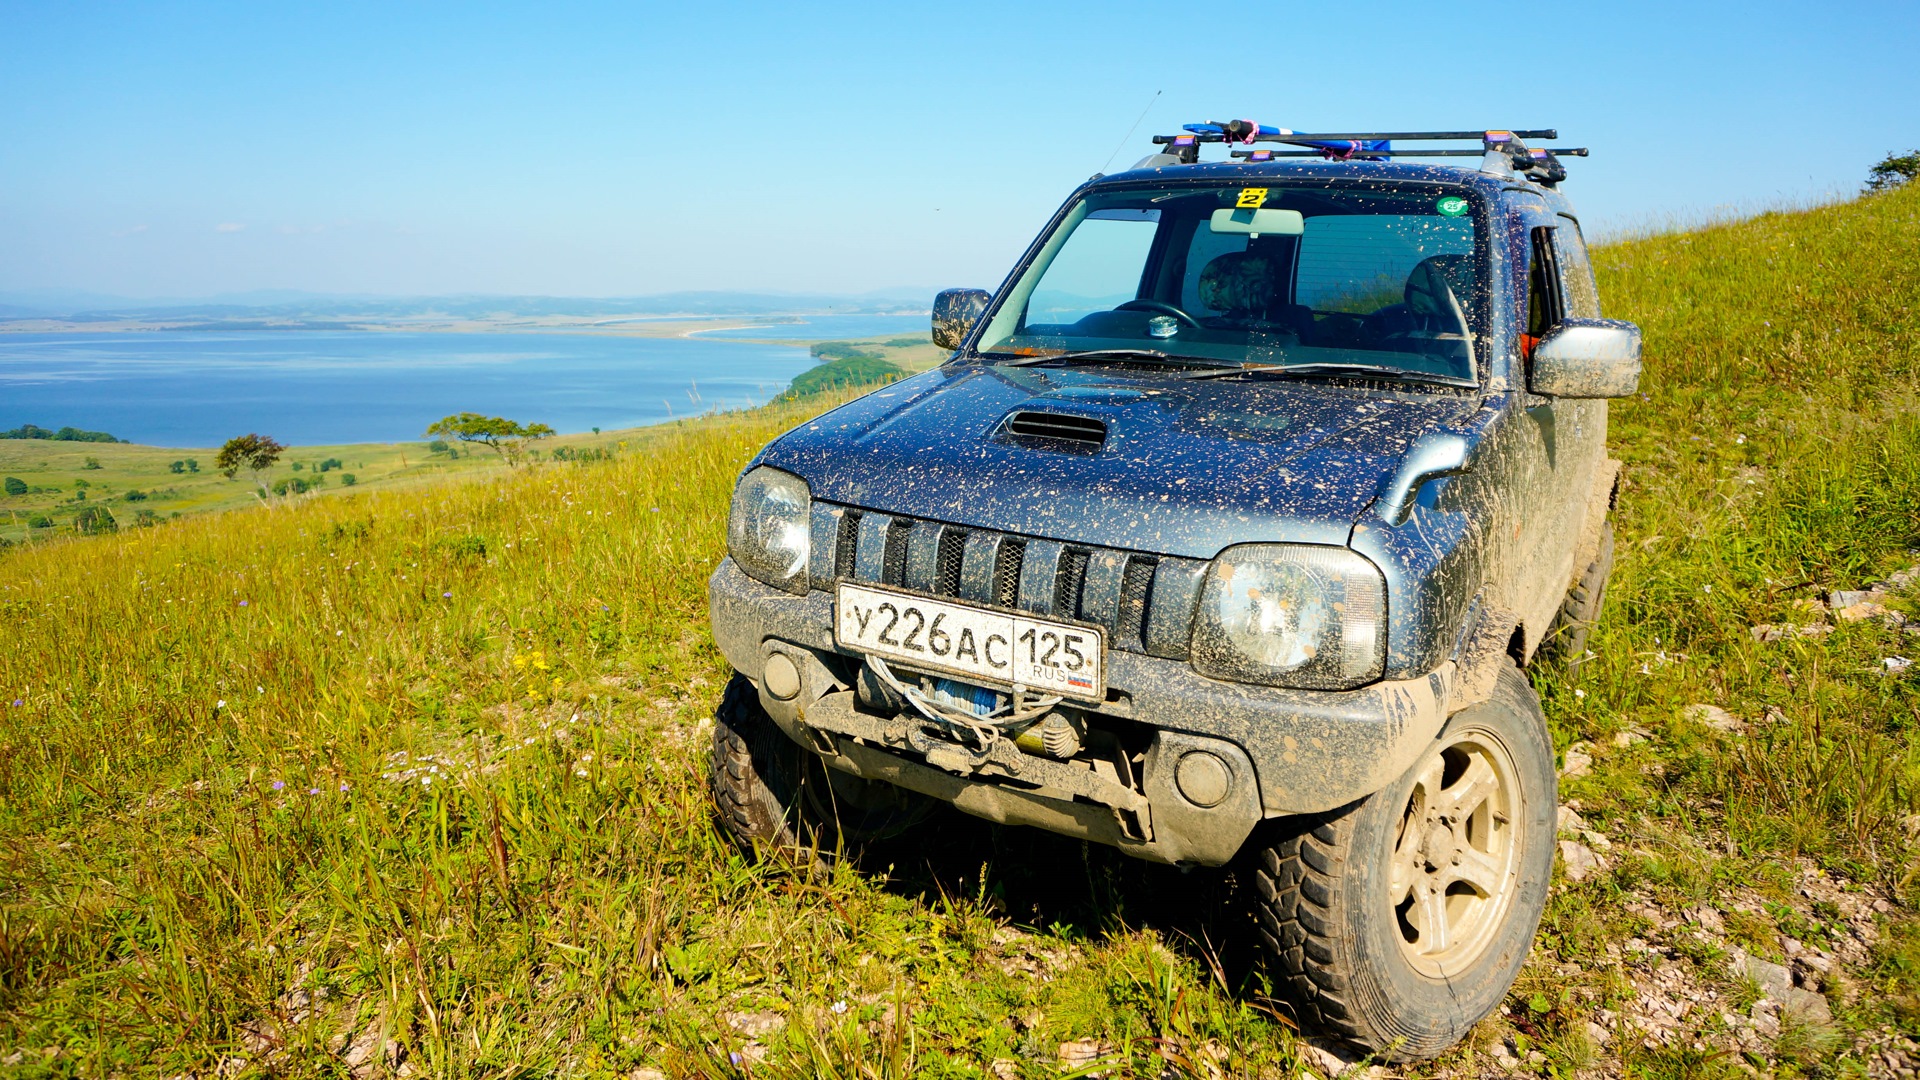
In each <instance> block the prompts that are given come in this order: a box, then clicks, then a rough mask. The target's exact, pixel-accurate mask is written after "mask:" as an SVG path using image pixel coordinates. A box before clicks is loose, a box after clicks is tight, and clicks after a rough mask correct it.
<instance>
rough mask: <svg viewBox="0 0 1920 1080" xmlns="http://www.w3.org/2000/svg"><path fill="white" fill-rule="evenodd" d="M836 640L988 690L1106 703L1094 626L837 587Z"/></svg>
mask: <svg viewBox="0 0 1920 1080" xmlns="http://www.w3.org/2000/svg"><path fill="white" fill-rule="evenodd" d="M835 601H836V602H835V604H834V626H833V632H834V639H835V640H836V641H838V642H839V643H840V644H841V645H842V646H844V647H846V648H849V649H854V650H857V651H859V652H864V653H872V654H874V655H877V656H881V657H884V658H886V659H888V660H899V661H902V662H903V663H907V664H911V665H912V666H914V667H918V668H926V669H929V670H933V671H941V672H946V673H949V674H953V675H958V676H961V677H962V678H965V679H968V680H971V681H974V682H980V683H985V684H988V685H992V686H1008V687H1011V686H1019V687H1021V688H1023V689H1027V690H1037V691H1040V692H1042V693H1051V694H1060V695H1063V696H1065V697H1071V698H1080V699H1083V700H1086V701H1101V700H1104V699H1105V697H1106V693H1107V682H1106V671H1105V668H1106V640H1105V637H1104V636H1103V635H1102V634H1101V632H1100V631H1099V630H1098V629H1095V628H1093V627H1088V626H1075V625H1073V624H1071V623H1061V622H1054V621H1052V620H1051V619H1032V618H1028V617H1027V616H1025V615H1009V614H1006V613H1004V612H998V611H985V610H982V609H980V608H976V607H968V606H966V605H964V604H949V603H946V602H944V601H941V600H929V599H927V598H926V597H924V596H914V595H913V594H911V593H898V592H892V591H889V590H885V589H873V588H868V587H867V586H865V585H854V584H849V583H846V582H842V583H841V585H840V590H839V593H838V595H837V596H836V597H835Z"/></svg>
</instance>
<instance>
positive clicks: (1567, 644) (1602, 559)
mask: <svg viewBox="0 0 1920 1080" xmlns="http://www.w3.org/2000/svg"><path fill="white" fill-rule="evenodd" d="M1612 574H1613V522H1611V521H1603V522H1601V523H1600V545H1599V547H1597V548H1596V549H1594V554H1593V561H1592V562H1590V563H1588V564H1587V568H1586V569H1585V570H1583V571H1581V572H1580V579H1579V580H1578V581H1575V582H1574V583H1573V588H1571V589H1568V590H1567V595H1566V599H1564V600H1562V601H1560V611H1559V612H1558V613H1557V614H1555V615H1554V617H1553V625H1552V626H1550V627H1548V628H1547V639H1546V641H1545V642H1543V643H1542V644H1541V650H1540V651H1541V652H1543V653H1545V654H1546V655H1547V656H1548V657H1549V658H1552V659H1556V660H1560V661H1563V662H1564V663H1565V664H1566V666H1567V667H1568V668H1569V669H1573V668H1578V667H1579V666H1580V665H1581V664H1583V663H1585V662H1586V658H1587V637H1588V635H1590V634H1591V633H1592V632H1593V624H1594V623H1596V622H1599V621H1600V605H1601V604H1603V603H1605V602H1606V599H1607V578H1608V577H1610V576H1611V575H1612Z"/></svg>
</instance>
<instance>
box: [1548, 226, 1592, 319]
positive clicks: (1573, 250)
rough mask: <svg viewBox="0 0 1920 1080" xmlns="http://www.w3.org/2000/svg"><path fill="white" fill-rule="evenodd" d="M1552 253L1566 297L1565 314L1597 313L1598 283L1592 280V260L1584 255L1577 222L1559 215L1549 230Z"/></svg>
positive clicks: (1578, 316)
mask: <svg viewBox="0 0 1920 1080" xmlns="http://www.w3.org/2000/svg"><path fill="white" fill-rule="evenodd" d="M1553 250H1554V255H1555V256H1556V257H1557V259H1558V261H1559V263H1560V282H1561V293H1562V294H1563V295H1564V296H1565V298H1566V304H1567V315H1568V317H1570V318H1575V319H1597V318H1599V317H1600V287H1599V286H1598V285H1595V284H1594V281H1593V262H1592V261H1591V260H1590V259H1588V258H1587V242H1586V239H1585V238H1584V237H1582V236H1581V235H1580V223H1579V222H1577V221H1575V220H1573V219H1572V218H1561V219H1560V226H1559V227H1558V228H1556V229H1554V230H1553Z"/></svg>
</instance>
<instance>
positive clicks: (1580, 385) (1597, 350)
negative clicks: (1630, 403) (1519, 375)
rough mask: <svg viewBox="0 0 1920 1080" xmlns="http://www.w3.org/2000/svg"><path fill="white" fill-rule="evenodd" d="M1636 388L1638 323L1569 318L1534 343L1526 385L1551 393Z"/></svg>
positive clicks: (1589, 394) (1610, 394) (1615, 393)
mask: <svg viewBox="0 0 1920 1080" xmlns="http://www.w3.org/2000/svg"><path fill="white" fill-rule="evenodd" d="M1639 388H1640V328H1639V327H1637V326H1635V325H1633V324H1632V323H1630V322H1621V321H1620V320H1618V319H1568V320H1566V321H1565V322H1562V323H1561V324H1560V325H1559V326H1556V327H1554V328H1553V329H1552V330H1549V331H1547V336H1546V337H1543V338H1541V339H1540V344H1538V345H1536V346H1534V349H1533V364H1532V365H1531V366H1530V367H1529V368H1528V370H1527V389H1529V390H1532V391H1533V392H1534V393H1536V394H1545V395H1547V396H1549V397H1566V398H1616V397H1628V396H1630V395H1632V394H1633V392H1634V391H1635V390H1638V389H1639Z"/></svg>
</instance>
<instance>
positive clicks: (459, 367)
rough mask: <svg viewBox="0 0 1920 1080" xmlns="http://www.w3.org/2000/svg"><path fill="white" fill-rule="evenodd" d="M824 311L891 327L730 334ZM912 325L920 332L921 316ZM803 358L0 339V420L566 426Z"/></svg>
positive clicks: (708, 392)
mask: <svg viewBox="0 0 1920 1080" xmlns="http://www.w3.org/2000/svg"><path fill="white" fill-rule="evenodd" d="M839 318H845V319H865V320H873V319H876V318H877V319H885V320H893V321H892V322H891V323H889V324H888V325H901V326H904V325H905V322H906V319H905V317H894V316H827V317H824V318H821V319H817V320H810V321H809V324H808V325H804V326H802V325H796V324H788V326H787V327H785V328H784V330H785V332H783V333H770V332H767V331H772V330H774V329H776V328H774V327H764V328H756V329H755V330H754V331H752V332H751V333H748V332H746V331H736V332H734V334H733V335H730V336H743V337H760V338H769V337H775V338H782V337H783V338H810V337H834V336H842V335H843V334H844V336H853V335H852V334H851V333H846V332H844V331H842V330H839V329H837V328H836V329H833V330H831V331H828V330H826V329H825V328H824V327H823V326H820V325H818V324H819V323H823V322H830V321H831V320H834V319H839ZM914 321H915V323H916V325H920V326H921V329H922V330H923V331H924V329H925V326H924V324H925V322H926V319H925V317H924V316H916V317H914ZM860 325H868V323H861V324H860ZM887 332H889V331H888V330H887V329H884V328H883V329H879V330H869V331H866V333H868V334H874V333H887ZM906 332H907V331H905V330H902V333H903V334H904V333H906ZM812 365H813V359H812V358H811V357H810V356H808V355H807V351H806V350H805V349H802V348H796V347H793V346H788V345H773V344H761V343H758V342H752V341H747V342H742V341H724V340H714V339H711V338H708V339H701V338H633V337H613V336H605V335H594V334H518V333H516V334H487V333H471V334H428V333H385V332H326V331H304V330H289V331H274V332H263V333H248V332H218V333H195V332H172V331H168V332H152V333H111V334H85V333H65V334H0V430H5V429H8V428H14V427H18V426H20V425H21V424H39V425H40V426H42V427H50V428H59V427H63V426H69V425H70V426H72V427H77V428H82V429H85V430H88V431H106V432H111V433H112V434H114V435H117V436H119V437H120V438H123V439H130V440H132V441H134V442H138V443H150V444H154V445H158V446H180V447H206V446H218V445H219V444H220V443H222V442H224V441H226V440H227V439H229V438H232V437H233V436H235V435H242V434H245V433H247V432H250V431H253V432H259V433H260V434H263V435H270V436H272V437H274V438H276V439H279V440H280V441H281V442H283V443H289V444H296V445H308V446H311V445H316V444H326V443H351V442H392V441H399V440H406V439H419V438H422V437H423V436H422V433H423V432H424V431H425V430H426V428H427V425H428V424H431V423H433V422H434V421H435V420H438V419H440V418H441V417H443V416H446V415H448V414H450V413H456V412H478V413H485V414H487V415H489V416H505V417H508V418H510V419H513V420H519V421H521V422H523V423H536V422H537V423H544V424H549V425H551V426H552V427H554V428H555V429H557V430H559V431H562V432H575V431H586V430H589V429H591V428H594V427H601V428H620V427H633V426H637V425H640V424H651V423H658V422H660V421H662V420H666V419H669V418H670V417H678V416H688V415H693V414H698V413H703V412H706V411H708V410H710V409H733V408H739V407H741V406H744V405H755V404H759V403H761V402H764V401H766V400H768V399H769V398H772V397H773V396H775V395H777V394H779V393H780V392H781V391H783V390H785V389H786V388H787V383H788V382H789V381H791V380H792V379H793V377H794V376H795V375H798V374H799V373H800V372H802V371H805V370H806V369H807V368H809V367H811V366H812Z"/></svg>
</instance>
